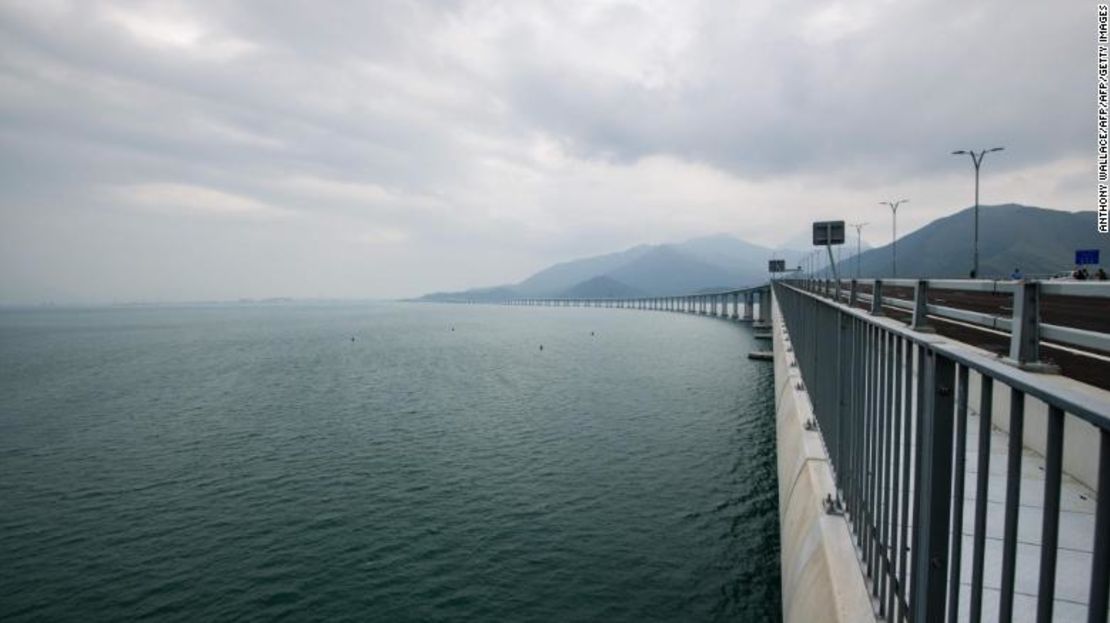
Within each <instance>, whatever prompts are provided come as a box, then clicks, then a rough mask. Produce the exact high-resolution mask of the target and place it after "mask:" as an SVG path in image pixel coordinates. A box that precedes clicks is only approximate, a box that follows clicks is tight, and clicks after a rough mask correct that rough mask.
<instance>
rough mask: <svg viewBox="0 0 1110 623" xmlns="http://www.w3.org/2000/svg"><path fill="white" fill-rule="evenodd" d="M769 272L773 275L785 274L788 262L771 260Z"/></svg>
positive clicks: (768, 263) (768, 266)
mask: <svg viewBox="0 0 1110 623" xmlns="http://www.w3.org/2000/svg"><path fill="white" fill-rule="evenodd" d="M767 270H768V271H770V272H772V273H785V272H786V260H771V261H770V262H767Z"/></svg>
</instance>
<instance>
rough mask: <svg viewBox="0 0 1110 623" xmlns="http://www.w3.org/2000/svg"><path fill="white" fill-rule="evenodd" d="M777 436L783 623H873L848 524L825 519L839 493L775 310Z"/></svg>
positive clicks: (829, 517)
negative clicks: (828, 503) (829, 500)
mask: <svg viewBox="0 0 1110 623" xmlns="http://www.w3.org/2000/svg"><path fill="white" fill-rule="evenodd" d="M771 311H772V325H773V333H774V339H773V343H774V355H775V356H774V363H775V431H776V435H777V447H778V476H779V530H780V533H781V541H782V546H781V548H782V552H781V558H782V611H783V621H786V622H787V623H791V622H794V621H797V622H806V623H808V622H810V621H845V622H847V621H852V622H855V621H875V620H877V619H876V617H875V614H874V609H873V607H872V602H871V598H870V595H869V594H868V592H867V586H866V583H865V580H864V576H863V571H862V570H861V568H860V565H859V559H858V557H857V554H856V548H855V545H854V544H853V542H852V537H851V533H850V532H849V529H848V523H847V521H846V520H845V519H844V517H843V516H837V515H828V514H826V513H825V509H824V505H823V500H824V498H825V496H826V495H827V494H829V493H832V492H833V491H834V485H833V479H832V473H831V472H830V470H829V461H828V456H827V455H826V454H825V449H824V446H823V444H822V443H821V439H820V435H819V434H818V433H817V432H814V431H807V430H806V429H805V422H806V420H808V419H810V418H812V417H813V407H812V405H811V404H810V402H809V395H808V394H807V393H806V391H805V390H804V389H799V388H798V384H799V383H800V382H801V373H800V372H799V370H798V368H797V367H792V366H791V363H792V362H793V361H794V354H793V352H788V349H789V348H790V344H789V337H788V335H787V334H786V332H785V328H784V325H783V322H782V314H781V313H780V312H779V309H778V305H777V303H776V304H774V305H773V307H772V310H771Z"/></svg>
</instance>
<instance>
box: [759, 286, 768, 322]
mask: <svg viewBox="0 0 1110 623" xmlns="http://www.w3.org/2000/svg"><path fill="white" fill-rule="evenodd" d="M756 324H757V325H758V326H764V327H766V326H770V324H771V288H761V289H760V290H759V322H757V323H756Z"/></svg>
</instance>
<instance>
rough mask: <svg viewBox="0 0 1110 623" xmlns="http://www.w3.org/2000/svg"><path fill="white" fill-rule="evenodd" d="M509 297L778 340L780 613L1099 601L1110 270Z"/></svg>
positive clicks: (871, 614) (919, 616)
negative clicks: (633, 312)
mask: <svg viewBox="0 0 1110 623" xmlns="http://www.w3.org/2000/svg"><path fill="white" fill-rule="evenodd" d="M956 302H958V303H962V304H955V303H956ZM1007 303H1008V304H1007ZM504 304H508V305H541V306H551V307H564V306H581V307H604V308H619V309H641V310H656V311H671V312H683V313H692V314H699V315H707V316H715V317H720V318H726V319H730V320H735V321H742V322H751V323H752V325H753V327H754V328H755V330H756V331H757V337H767V338H770V339H772V340H773V352H774V362H775V363H774V365H775V388H776V434H777V437H778V446H777V447H778V465H779V490H780V492H779V493H780V494H779V502H780V505H779V517H780V530H781V533H782V556H781V563H782V583H783V613H784V619H785V620H787V621H813V620H830V619H831V620H841V621H856V620H894V621H928V622H933V621H1015V620H1021V621H1026V620H1027V621H1039V622H1047V621H1053V620H1064V621H1089V622H1091V623H1105V621H1107V618H1108V607H1110V603H1108V597H1110V495H1099V492H1102V491H1107V490H1110V391H1107V388H1108V386H1110V314H1107V313H1105V310H1108V309H1110V284H1108V283H1077V282H1041V281H988V280H882V279H875V280H780V281H774V282H771V283H769V284H762V285H759V286H755V287H750V288H742V289H736V290H728V291H721V292H710V293H697V294H690V295H684V296H664V297H651V298H634V299H551V298H523V299H514V300H506V301H504ZM1064 309H1070V310H1072V311H1071V312H1068V313H1064V312H1063V311H1061V310H1064ZM1077 309H1078V310H1089V309H1094V310H1101V311H1097V312H1096V313H1095V314H1093V315H1092V314H1089V313H1081V312H1077V311H1075V310H1077ZM1006 312H1009V313H1006ZM1042 315H1047V316H1049V317H1051V319H1052V322H1044V321H1043V320H1042ZM1069 321H1071V322H1069ZM1000 339H1001V340H1002V341H1003V342H1004V345H1005V348H1001V349H1000V348H997V346H998V342H999V340H1000ZM1045 353H1051V355H1052V356H1051V357H1050V356H1046V355H1045ZM1061 359H1062V360H1065V361H1067V362H1068V363H1066V364H1065V365H1061V364H1059V363H1057V362H1056V361H1057V360H1061ZM1076 362H1078V363H1076ZM1092 371H1093V372H1092ZM1061 372H1063V373H1062V374H1061ZM1073 377H1075V378H1073ZM1077 378H1084V380H1087V381H1088V382H1080V381H1079V380H1076V379H1077ZM1092 381H1093V382H1092Z"/></svg>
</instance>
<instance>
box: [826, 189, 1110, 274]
mask: <svg viewBox="0 0 1110 623" xmlns="http://www.w3.org/2000/svg"><path fill="white" fill-rule="evenodd" d="M1095 224H1096V219H1095V213H1094V212H1064V211H1060V210H1047V209H1044V208H1036V207H1029V206H1022V205H1016V204H1006V205H999V206H980V208H979V276H980V277H1008V276H1009V275H1010V273H1011V272H1012V271H1013V270H1014V268H1015V267H1020V268H1021V270H1022V272H1023V273H1024V274H1025V275H1027V276H1033V275H1048V274H1051V273H1056V272H1060V271H1063V270H1068V269H1070V268H1072V267H1073V266H1074V265H1073V262H1074V260H1075V250H1076V249H1101V255H1102V257H1103V258H1107V259H1105V260H1104V263H1110V258H1108V257H1107V254H1108V253H1110V238H1108V237H1107V236H1105V235H1102V234H1099V233H1098V231H1097V229H1096V227H1095ZM973 230H974V209H973V208H967V209H965V210H961V211H960V212H957V213H956V214H953V215H951V216H946V217H943V218H940V219H937V220H935V221H933V222H932V223H929V224H928V225H926V226H925V227H922V228H921V229H918V230H917V231H914V232H912V233H910V234H908V235H906V236H904V237H902V238H899V240H898V276H899V277H967V276H968V274H969V272H970V271H971V266H972V240H973ZM860 269H861V272H862V274H863V276H864V277H889V276H890V275H891V249H890V245H885V246H882V247H878V248H876V249H872V250H870V251H865V252H863V253H862V254H861V255H860ZM843 274H844V276H853V275H855V262H845V267H844V273H843Z"/></svg>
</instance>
